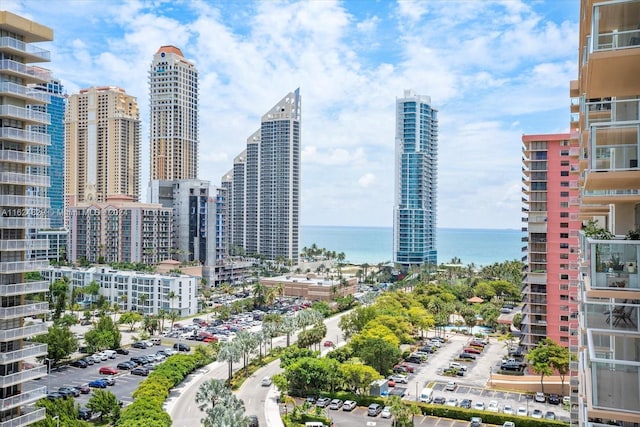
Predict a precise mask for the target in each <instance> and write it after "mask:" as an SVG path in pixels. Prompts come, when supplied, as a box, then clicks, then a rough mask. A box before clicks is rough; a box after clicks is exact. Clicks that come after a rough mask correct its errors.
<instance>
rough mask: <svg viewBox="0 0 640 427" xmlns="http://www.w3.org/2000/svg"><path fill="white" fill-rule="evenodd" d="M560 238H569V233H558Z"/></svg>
mask: <svg viewBox="0 0 640 427" xmlns="http://www.w3.org/2000/svg"><path fill="white" fill-rule="evenodd" d="M560 238H561V239H568V238H569V233H560Z"/></svg>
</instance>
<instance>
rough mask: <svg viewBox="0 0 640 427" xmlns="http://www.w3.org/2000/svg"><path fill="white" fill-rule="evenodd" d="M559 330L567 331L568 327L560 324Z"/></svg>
mask: <svg viewBox="0 0 640 427" xmlns="http://www.w3.org/2000/svg"><path fill="white" fill-rule="evenodd" d="M560 332H569V327H568V326H566V325H561V326H560Z"/></svg>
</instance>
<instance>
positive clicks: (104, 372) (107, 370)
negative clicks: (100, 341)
mask: <svg viewBox="0 0 640 427" xmlns="http://www.w3.org/2000/svg"><path fill="white" fill-rule="evenodd" d="M98 372H99V373H100V375H118V370H117V369H116V368H112V367H110V366H103V367H102V368H100V370H98Z"/></svg>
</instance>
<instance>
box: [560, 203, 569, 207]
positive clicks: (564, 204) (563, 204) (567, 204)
mask: <svg viewBox="0 0 640 427" xmlns="http://www.w3.org/2000/svg"><path fill="white" fill-rule="evenodd" d="M568 207H569V202H560V208H568Z"/></svg>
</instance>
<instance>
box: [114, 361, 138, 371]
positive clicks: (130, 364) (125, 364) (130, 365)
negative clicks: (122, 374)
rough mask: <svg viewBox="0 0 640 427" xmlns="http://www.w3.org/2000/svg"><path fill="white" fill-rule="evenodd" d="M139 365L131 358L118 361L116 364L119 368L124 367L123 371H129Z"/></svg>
mask: <svg viewBox="0 0 640 427" xmlns="http://www.w3.org/2000/svg"><path fill="white" fill-rule="evenodd" d="M136 366H137V365H136V364H135V363H133V362H132V361H130V360H127V361H124V362H120V363H118V365H117V366H116V368H118V369H122V370H123V371H128V370H130V369H133V368H135V367H136Z"/></svg>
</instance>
